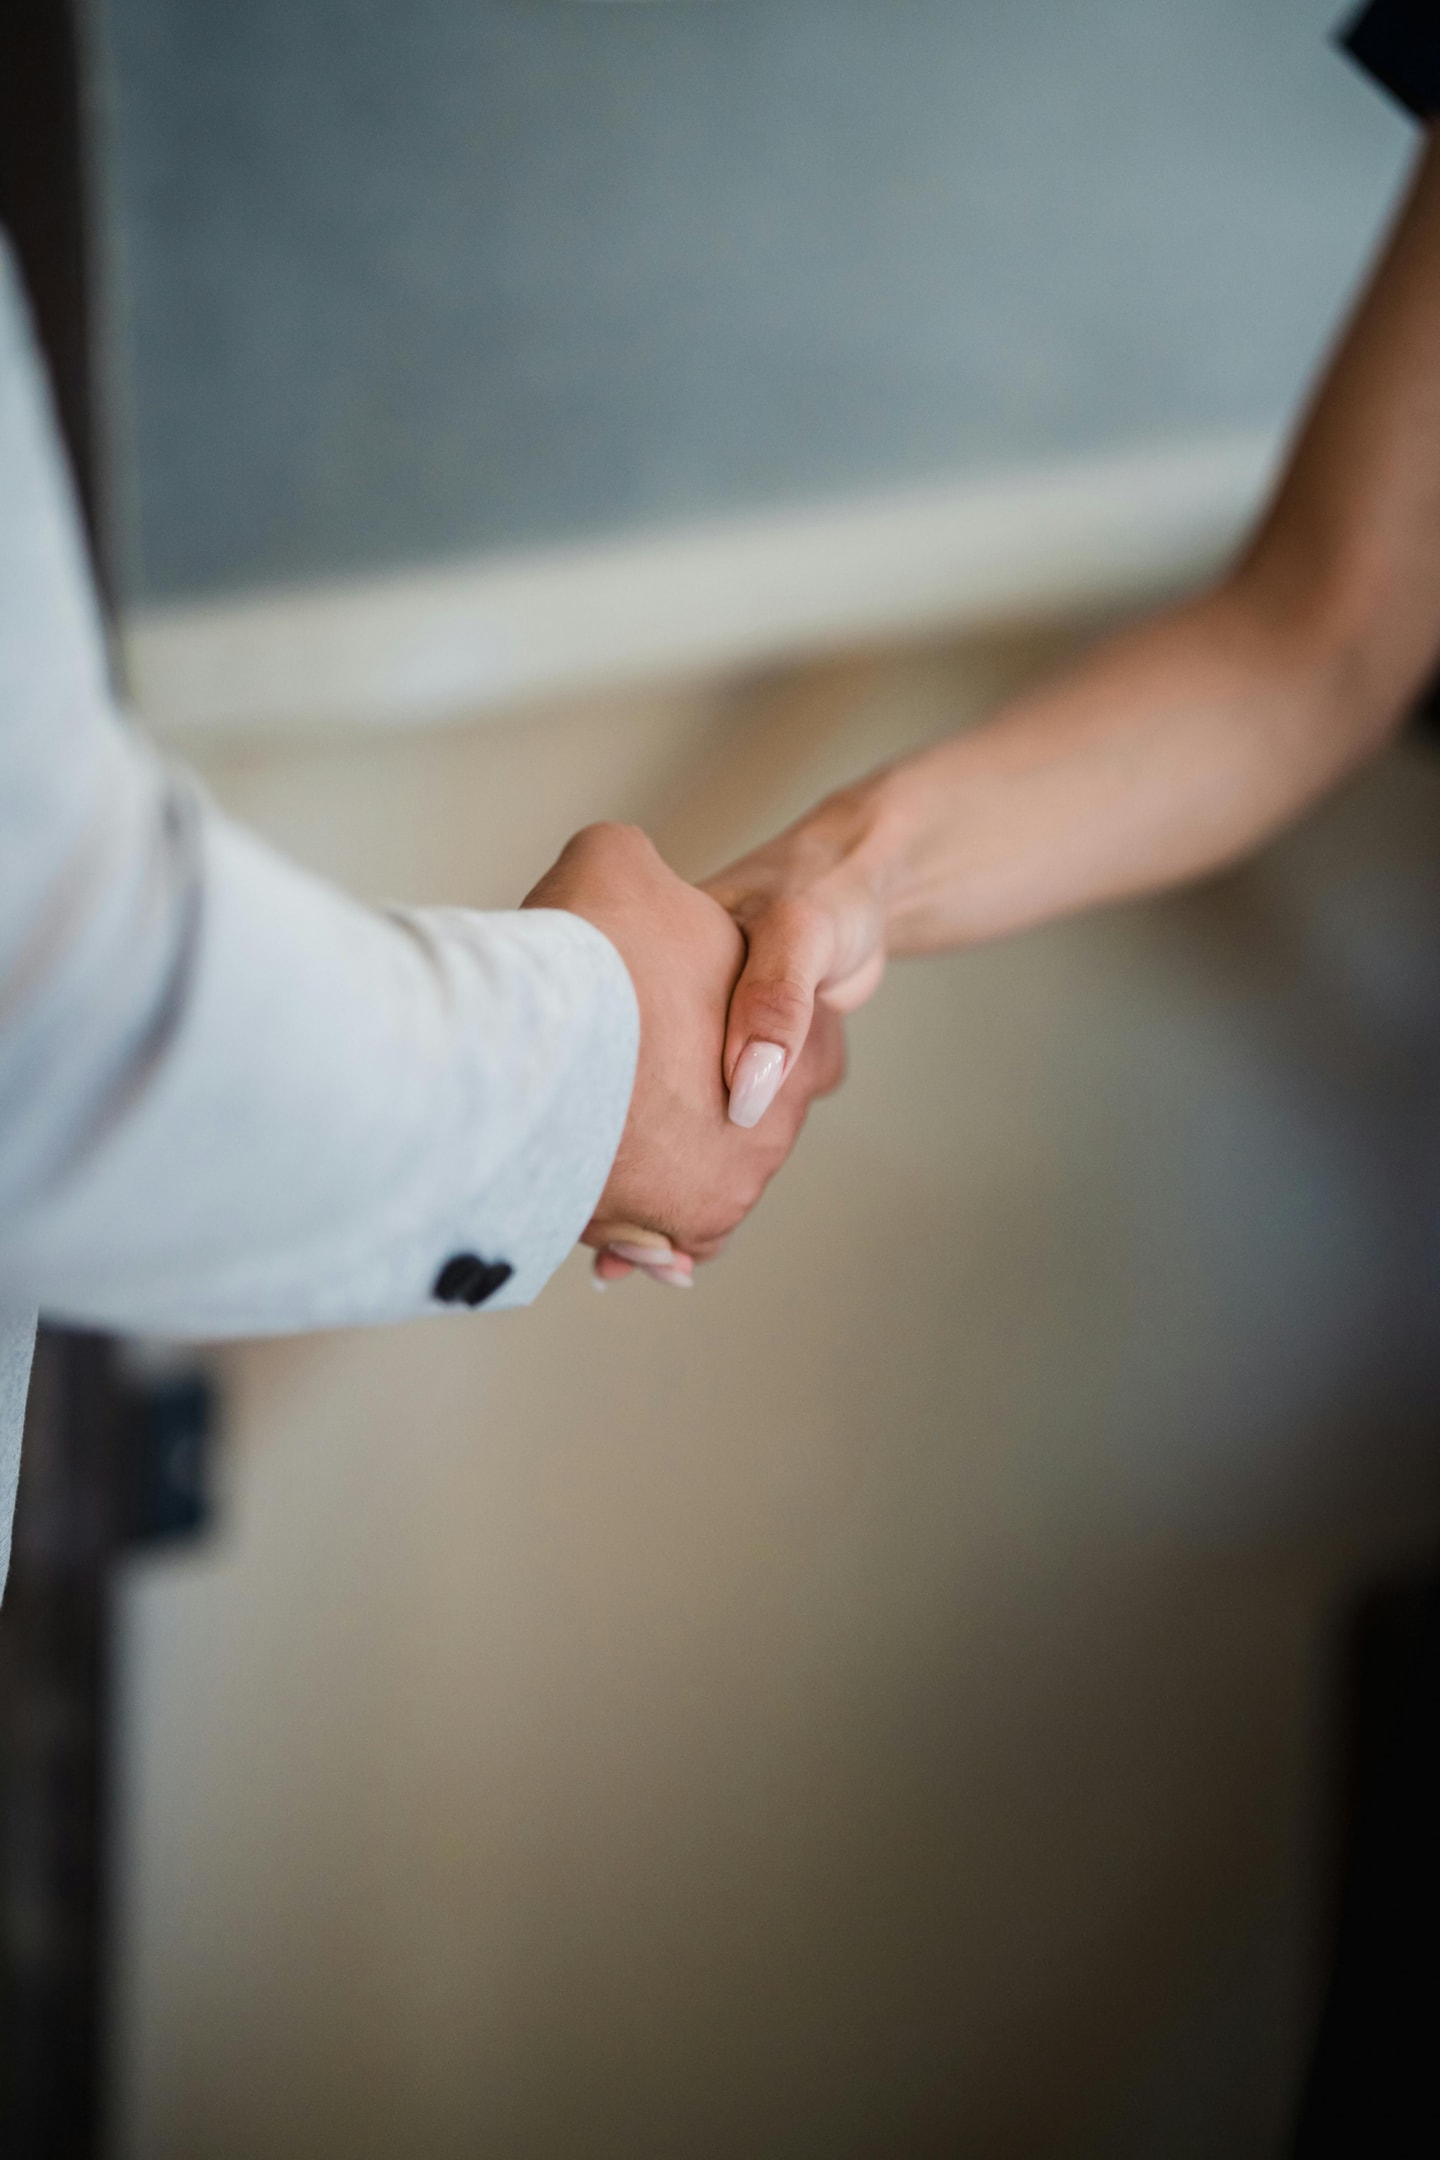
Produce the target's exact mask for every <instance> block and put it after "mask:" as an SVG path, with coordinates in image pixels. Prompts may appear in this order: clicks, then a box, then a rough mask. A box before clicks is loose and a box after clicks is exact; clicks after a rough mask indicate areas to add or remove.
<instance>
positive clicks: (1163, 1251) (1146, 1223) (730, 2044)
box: [121, 635, 1440, 2160]
mask: <svg viewBox="0 0 1440 2160" xmlns="http://www.w3.org/2000/svg"><path fill="white" fill-rule="evenodd" d="M1063 643H1064V640H1063V638H1060V637H1058V636H1057V637H1042V636H1038V635H1037V636H1035V637H1031V638H1010V639H1008V640H1003V641H1001V640H995V641H990V642H985V641H975V642H973V643H971V644H969V645H967V646H963V647H958V648H955V649H952V650H949V651H943V650H936V651H930V652H917V653H914V654H911V655H902V656H888V657H886V656H881V657H879V658H877V659H875V660H873V661H865V662H856V663H854V664H853V665H851V666H848V667H842V668H836V669H832V670H828V671H824V672H820V673H817V674H814V675H811V676H808V677H806V678H803V679H801V680H800V681H798V682H795V683H791V684H784V683H776V684H774V685H771V686H770V687H768V688H765V689H761V690H755V689H752V690H750V691H748V692H745V693H743V694H741V693H738V692H731V691H720V690H706V691H703V692H695V693H685V694H681V693H676V694H675V695H673V696H663V695H658V694H650V695H647V696H646V697H645V698H643V699H640V700H636V701H626V700H623V699H613V700H609V701H605V702H601V703H597V704H593V705H591V706H588V707H581V706H575V707H571V708H568V709H566V710H564V711H556V712H546V713H541V714H532V715H528V716H525V717H524V718H523V720H522V719H517V720H516V721H515V722H514V723H513V724H510V725H504V726H498V725H494V724H491V725H488V726H486V727H483V728H482V727H476V728H475V729H473V730H465V729H457V730H453V731H447V732H417V733H416V734H414V735H413V736H398V735H389V736H385V737H383V738H381V737H376V738H372V739H368V740H364V741H361V742H358V743H354V744H350V745H341V744H336V743H331V744H329V745H318V744H317V745H314V746H311V747H308V748H307V747H305V746H303V745H293V744H292V745H288V746H285V747H277V748H274V749H272V750H268V751H261V750H253V749H252V750H246V751H244V752H238V751H237V752H236V753H234V754H233V755H228V756H227V755H216V754H213V753H212V754H211V756H210V758H209V762H208V771H209V774H210V777H211V779H212V781H213V784H214V785H215V787H216V788H217V790H218V791H219V792H220V794H221V795H222V796H223V797H224V799H225V800H226V801H227V802H229V803H231V804H232V805H234V806H235V807H236V808H237V809H238V810H239V811H241V812H242V813H243V814H245V815H246V816H248V817H251V818H253V819H254V820H255V821H256V822H257V823H258V824H259V825H261V826H262V827H263V828H264V829H266V830H267V831H269V832H270V833H272V834H273V835H274V836H275V837H277V838H278V839H279V840H280V841H281V842H282V843H283V844H285V845H286V846H288V847H291V848H293V849H295V850H296V851H297V852H299V853H300V854H302V855H303V856H305V857H307V858H308V859H310V860H311V861H313V862H315V863H317V864H319V865H321V866H322V867H324V868H326V869H328V870H331V871H334V872H336V873H338V874H340V875H342V876H344V877H345V878H347V879H348V880H350V881H351V882H352V883H354V884H356V885H357V886H359V887H361V888H362V889H364V890H365V891H367V892H371V893H376V894H389V895H395V896H404V897H424V898H442V897H448V898H453V899H456V900H462V901H474V902H480V903H483V904H506V903H510V902H512V901H513V900H514V899H515V898H516V897H517V896H518V894H519V893H520V892H521V891H522V890H523V888H524V886H525V885H526V883H527V882H528V881H529V879H530V878H531V877H532V876H533V875H534V874H536V873H537V872H538V870H539V868H540V867H541V866H542V865H543V863H544V861H545V860H546V859H547V858H548V856H549V855H550V854H552V853H553V851H554V849H555V848H556V847H557V846H558V844H559V842H560V841H561V840H562V839H563V838H564V836H565V834H566V833H567V832H568V831H569V830H570V829H571V828H572V827H573V826H574V825H575V824H576V823H578V822H580V821H582V820H583V819H585V818H587V817H592V816H596V815H602V814H603V815H626V816H639V817H641V818H642V819H644V820H645V821H646V822H648V823H650V824H651V825H652V826H653V827H654V828H655V829H656V830H657V831H659V833H660V834H661V836H662V838H663V839H664V841H665V844H666V845H667V848H668V850H669V851H670V852H671V854H672V856H673V858H674V859H675V860H676V861H677V863H678V864H679V865H680V866H681V867H683V868H687V869H692V870H698V869H701V868H704V867H706V866H707V865H708V864H710V863H713V862H714V861H716V860H718V859H720V858H722V857H723V856H724V855H725V854H726V853H727V852H728V851H729V850H731V849H732V848H734V847H735V846H737V845H738V844H740V842H741V841H743V839H744V838H745V837H746V835H747V834H748V833H749V832H750V831H752V830H759V829H763V828H764V827H766V826H767V825H769V824H771V823H773V822H774V821H775V819H776V818H777V817H779V816H780V815H782V814H784V813H785V812H786V811H788V809H789V808H790V807H791V806H792V805H793V804H798V803H800V802H802V801H804V800H805V799H806V798H807V796H808V795H810V794H811V793H812V792H813V791H814V790H815V788H816V787H818V786H820V785H822V784H824V783H825V782H826V781H827V780H828V779H829V778H830V777H832V776H833V775H836V774H838V773H841V772H847V771H852V770H855V769H857V768H858V767H859V766H861V765H863V764H864V763H866V762H867V761H869V760H870V759H872V758H873V757H876V756H879V755H882V754H884V753H885V752H886V751H887V750H889V749H892V748H894V747H896V746H898V745H899V744H900V743H902V742H905V741H909V740H914V739H917V738H919V737H922V736H924V735H926V734H928V733H931V732H933V731H935V730H937V729H939V728H940V727H942V726H944V725H946V724H949V722H950V721H951V720H953V719H956V718H963V717H965V716H967V715H969V714H973V713H975V712H978V711H979V710H982V709H983V708H984V707H985V706H986V705H987V704H988V703H989V702H990V701H991V700H992V699H993V697H994V696H995V695H996V694H997V693H998V692H999V691H1000V690H1002V689H1003V688H1004V687H1005V686H1006V685H1007V684H1009V683H1011V682H1013V681H1016V680H1019V679H1022V678H1023V677H1024V676H1025V675H1026V674H1027V673H1028V672H1030V671H1033V670H1034V669H1035V668H1036V667H1037V666H1039V665H1042V664H1043V663H1044V662H1045V661H1046V660H1047V658H1049V657H1050V656H1051V655H1052V653H1053V652H1054V651H1055V650H1057V649H1058V648H1059V647H1060V646H1061V645H1063ZM1437 823H1440V762H1437V763H1431V762H1428V761H1427V759H1426V758H1425V756H1424V755H1423V754H1418V753H1414V752H1410V753H1404V754H1402V755H1400V756H1398V757H1396V758H1395V759H1393V760H1392V761H1391V762H1390V763H1389V764H1388V765H1387V766H1386V767H1385V768H1384V769H1383V770H1382V771H1380V772H1379V773H1377V774H1375V775H1374V776H1372V777H1371V778H1370V779H1369V780H1368V781H1367V782H1366V783H1365V784H1364V785H1363V786H1362V787H1361V788H1359V789H1358V790H1356V791H1355V792H1354V793H1352V794H1351V795H1350V796H1349V797H1348V798H1347V799H1346V800H1345V801H1344V802H1342V803H1341V804H1339V805H1337V806H1335V807H1334V808H1332V809H1331V810H1330V811H1328V812H1327V813H1326V814H1325V815H1324V816H1323V817H1322V818H1321V819H1320V820H1318V821H1317V822H1316V823H1315V824H1313V825H1312V826H1311V827H1310V828H1309V829H1308V830H1307V831H1305V832H1304V833H1302V834H1301V835H1299V836H1297V837H1296V838H1295V839H1293V840H1292V841H1291V842H1289V843H1288V844H1287V845H1286V846H1285V848H1283V849H1282V850H1280V851H1278V852H1277V853H1275V854H1274V855H1272V856H1271V857H1270V858H1269V859H1268V860H1267V861H1266V862H1265V863H1264V864H1262V865H1261V866H1259V867H1257V868H1255V869H1253V870H1250V871H1247V872H1245V873H1243V874H1242V875H1239V876H1237V877H1234V878H1231V879H1229V880H1227V881H1225V882H1224V883H1223V884H1220V885H1218V886H1216V887H1214V888H1212V889H1211V890H1209V891H1208V892H1205V893H1203V894H1198V895H1193V896H1189V897H1185V898H1181V899H1177V900H1173V901H1170V902H1167V903H1165V904H1162V905H1158V906H1155V907H1150V908H1145V909H1135V910H1129V911H1126V912H1124V913H1119V914H1116V915H1114V916H1111V917H1109V918H1106V919H1103V920H1095V921H1092V922H1085V923H1080V924H1072V925H1068V926H1063V927H1060V928H1057V929H1055V930H1053V931H1049V932H1046V933H1043V934H1040V935H1035V936H1031V937H1027V938H1025V939H1021V940H1018V941H1016V942H1014V943H1012V944H1010V945H1007V946H1005V947H1003V948H997V949H995V950H993V951H988V952H983V953H977V954H974V955H970V956H967V957H962V958H957V959H954V960H951V961H946V962H943V963H935V964H931V965H928V966H925V967H910V968H898V969H896V970H894V971H893V974H892V978H891V981H890V983H889V984H888V985H887V987H886V990H885V992H884V994H883V996H882V997H881V998H880V999H879V1000H878V1001H877V1003H876V1004H875V1005H874V1006H873V1007H872V1008H870V1009H869V1010H868V1011H867V1012H866V1013H865V1014H863V1015H862V1016H861V1017H860V1018H859V1020H858V1021H857V1023H856V1025H855V1027H854V1030H853V1070H852V1076H851V1080H850V1084H849V1086H848V1088H847V1089H846V1090H845V1091H844V1093H843V1094H842V1095H840V1096H839V1097H837V1098H836V1099H835V1100H834V1101H832V1102H830V1103H828V1104H826V1105H824V1106H822V1108H821V1109H820V1110H819V1111H818V1112H817V1113H816V1115H815V1118H814V1121H813V1126H812V1129H811V1131H810V1132H809V1133H808V1134H807V1136H806V1139H807V1144H806V1146H805V1148H804V1150H803V1151H802V1153H801V1155H800V1156H799V1157H798V1158H797V1160H796V1162H795V1163H794V1164H793V1165H792V1167H791V1169H790V1171H789V1173H788V1174H787V1176H786V1178H785V1179H784V1180H783V1182H782V1183H781V1184H780V1185H778V1186H777V1188H776V1190H775V1192H774V1193H773V1194H772V1196H771V1200H770V1203H769V1205H768V1206H767V1208H766V1209H765V1210H764V1211H763V1212H762V1214H761V1215H760V1216H759V1217H758V1218H757V1220H756V1221H755V1222H754V1224H753V1225H752V1226H750V1227H749V1228H748V1229H747V1231H746V1232H745V1234H744V1235H743V1236H742V1237H741V1238H740V1239H738V1240H737V1242H736V1246H735V1249H734V1251H733V1254H732V1255H731V1257H730V1258H728V1259H727V1260H726V1261H725V1262H724V1263H723V1264H721V1265H720V1266H718V1267H717V1268H715V1269H714V1270H713V1271H711V1272H710V1273H709V1275H708V1276H707V1278H706V1280H705V1281H704V1283H703V1286H702V1287H701V1288H700V1289H699V1290H697V1292H696V1293H695V1294H694V1295H693V1296H690V1297H688V1298H682V1297H676V1296H673V1295H667V1294H664V1293H660V1292H657V1291H653V1290H651V1289H650V1288H649V1287H648V1286H644V1285H628V1286H626V1287H625V1288H624V1289H622V1290H619V1291H616V1292H614V1293H612V1294H611V1295H609V1296H608V1297H606V1298H604V1299H601V1298H597V1297H594V1296H592V1295H591V1293H590V1291H589V1290H588V1288H587V1287H586V1283H585V1278H584V1270H583V1268H582V1267H581V1266H580V1265H579V1263H578V1262H577V1263H572V1264H571V1266H570V1267H568V1268H567V1269H566V1270H565V1271H563V1272H562V1274H561V1276H560V1278H559V1279H558V1280H557V1281H556V1283H555V1284H554V1285H552V1287H551V1289H550V1290H549V1291H548V1292H547V1293H546V1295H545V1297H544V1298H543V1299H542V1301H541V1302H540V1303H539V1305H537V1306H536V1307H535V1308H534V1309H533V1310H532V1311H530V1312H528V1313H526V1314H523V1315H517V1316H513V1317H508V1318H504V1319H500V1320H495V1321H485V1320H483V1319H481V1320H479V1321H476V1322H474V1323H468V1324H466V1323H456V1322H453V1321H448V1320H446V1321H440V1320H437V1321H434V1322H425V1323H422V1324H417V1325H415V1326H412V1327H408V1328H404V1329H399V1330H395V1331H393V1332H390V1333H387V1334H375V1335H355V1336H331V1337H328V1338H322V1339H317V1340H308V1341H296V1342H285V1343H275V1344H267V1345H258V1346H255V1347H252V1348H245V1349H238V1350H232V1351H229V1352H227V1353H225V1354H224V1356H223V1358H222V1360H221V1363H220V1370H221V1372H222V1375H223V1380H224V1384H225V1387H226V1390H227V1395H228V1404H229V1421H228V1422H229V1450H228V1456H227V1474H226V1485H227V1489H226V1494H225V1510H224V1521H223V1527H222V1530H221V1533H220V1535H219V1537H218V1538H217V1540H216V1541H215V1543H214V1544H213V1545H211V1546H210V1547H208V1548H206V1549H204V1550H203V1551H199V1552H196V1553H194V1554H191V1555H187V1556H185V1557H181V1558H160V1559H154V1560H149V1561H146V1562H144V1563H143V1564H140V1565H138V1566H136V1568H135V1569H134V1572H133V1576H132V1579H131V1581H130V1582H129V1584H128V1586H127V1589H126V1592H125V1597H124V1605H123V1615H122V1618H123V1636H124V1651H125V1664H124V1684H125V1690H126V1704H127V1710H128V1723H127V1739H126V1748H127V1754H126V1763H125V1782H126V1790H127V1800H128V1833H127V1842H126V1848H125V1859H126V1880H127V1908H126V1913H125V1946H126V1948H125V1963H124V1974H123V1988H122V2011H123V2016H122V2035H123V2046H122V2069H121V2086H122V2095H123V2114H124V2118H125V2128H126V2142H127V2149H128V2153H129V2155H130V2160H196V2156H200V2155H203V2156H204V2160H328V2156H330V2155H332V2154H333V2155H335V2156H337V2160H338V2156H343V2160H395V2156H397V2155H400V2154H404V2155H405V2156H406V2160H450V2156H455V2160H460V2156H462V2155H463V2156H465V2160H475V2156H476V2155H485V2156H489V2155H496V2156H503V2160H571V2156H575V2160H612V2156H615V2160H619V2156H624V2160H650V2156H655V2160H672V2156H677V2155H684V2156H686V2160H703V2156H711V2155H713V2156H715V2160H742V2156H743V2160H750V2156H766V2160H770V2156H774V2160H792V2156H794V2160H801V2156H805V2160H809V2156H812V2155H813V2156H816V2160H841V2156H846V2160H849V2156H857V2160H858V2156H861V2155H867V2156H868V2155H875V2156H881V2155H883V2156H886V2160H894V2156H902V2155H903V2156H906V2160H909V2156H913V2155H925V2154H930V2153H934V2154H936V2155H940V2154H944V2155H947V2156H953V2155H955V2154H962V2155H965V2156H967V2160H1121V2156H1123V2160H1140V2156H1147V2160H1148V2156H1154V2160H1189V2156H1190V2155H1191V2154H1192V2153H1193V2154H1194V2155H1196V2156H1198V2155H1200V2154H1202V2153H1203V2154H1206V2155H1210V2154H1214V2153H1216V2152H1222V2151H1223V2152H1224V2153H1225V2154H1226V2155H1227V2160H1237V2156H1244V2155H1249V2154H1254V2155H1256V2156H1259V2155H1261V2154H1264V2153H1266V2152H1268V2151H1270V2150H1272V2149H1273V2129H1274V2125H1275V2123H1276V2122H1277V2120H1278V2119H1279V2115H1280V2113H1281V2111H1283V2108H1284V2105H1285V2099H1286V2092H1287V2088H1288V2084H1289V2081H1290V2079H1291V2078H1292V2076H1293V2070H1294V2062H1295V2048H1296V2036H1297V2033H1298V2031H1299V2029H1300V2023H1301V2020H1302V2017H1303V2009H1304V1999H1305V1991H1306V1988H1307V1986H1308V1977H1307V1976H1308V1972H1309V1967H1310V1945H1311V1941H1312V1938H1313V1934H1314V1930H1315V1924H1316V1923H1315V1897H1314V1890H1315V1883H1316V1879H1317V1872H1318V1870H1317V1861H1316V1852H1315V1819H1316V1811H1315V1805H1314V1802H1315V1794H1316V1790H1317V1779H1318V1765H1319V1759H1320V1748H1321V1737H1322V1734H1321V1719H1320V1715H1319V1711H1320V1705H1321V1703H1322V1700H1323V1690H1322V1688H1321V1686H1320V1678H1321V1655H1320V1653H1321V1649H1322V1643H1323V1637H1322V1625H1323V1621H1324V1617H1325V1614H1326V1612H1327V1610H1328V1608H1329V1605H1330V1602H1331V1600H1332V1598H1333V1596H1334V1594H1335V1592H1336V1590H1337V1588H1338V1587H1339V1586H1341V1585H1343V1584H1344V1583H1345V1582H1347V1581H1349V1580H1351V1579H1353V1577H1354V1576H1355V1574H1356V1572H1357V1571H1358V1570H1360V1569H1362V1568H1363V1567H1365V1566H1366V1565H1369V1564H1371V1563H1372V1562H1373V1561H1374V1560H1375V1559H1376V1558H1377V1557H1379V1556H1383V1555H1386V1554H1390V1553H1393V1552H1396V1551H1400V1550H1403V1549H1407V1548H1410V1547H1413V1546H1415V1545H1416V1544H1417V1543H1419V1542H1422V1541H1423V1540H1424V1538H1425V1537H1426V1536H1428V1534H1429V1532H1430V1530H1431V1528H1432V1527H1433V1526H1434V1525H1435V1523H1436V1522H1437V1520H1440V1509H1437V1501H1440V1493H1437V1475H1436V1458H1437V1450H1436V1449H1435V1448H1434V1446H1433V1445H1432V1442H1431V1431H1432V1427H1433V1424H1434V1420H1435V1417H1436V1414H1437V1411H1440V1403H1437V1400H1436V1392H1437V1391H1436V1386H1435V1382H1434V1379H1433V1377H1432V1376H1431V1375H1430V1374H1429V1373H1428V1371H1427V1357H1426V1343H1425V1336H1426V1333H1427V1331H1428V1330H1429V1327H1430V1323H1431V1320H1432V1318H1433V1307H1434V1295H1433V1290H1432V1287H1431V1282H1430V1276H1431V1275H1433V1272H1434V1269H1433V1258H1432V1257H1431V1251H1432V1247H1433V1238H1432V1236H1431V1220H1432V1215H1433V1208H1432V1198H1433V1190H1434V1185H1435V1171H1436V1150H1435V1145H1434V1139H1433V1135H1434V1133H1435V1130H1436V1119H1435V1112H1434V1101H1435V1092H1436V1090H1435V1080H1436V1072H1435V1066H1436V1060H1437V1043H1440V992H1437V988H1436V985H1437V982H1440V910H1437V908H1436V904H1435V903H1436V890H1435V876H1434V867H1433V866H1434V860H1435V848H1434V839H1435V833H1436V829H1437Z"/></svg>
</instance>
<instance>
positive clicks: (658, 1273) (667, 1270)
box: [645, 1267, 695, 1290]
mask: <svg viewBox="0 0 1440 2160" xmlns="http://www.w3.org/2000/svg"><path fill="white" fill-rule="evenodd" d="M645 1272H646V1274H647V1275H648V1276H649V1277H650V1280H651V1282H663V1283H668V1284H669V1286H670V1288H671V1289H672V1290H693V1289H694V1287H695V1278H694V1276H693V1275H692V1274H691V1273H690V1270H689V1269H688V1268H678V1267H652V1268H647V1269H646V1270H645Z"/></svg>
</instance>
